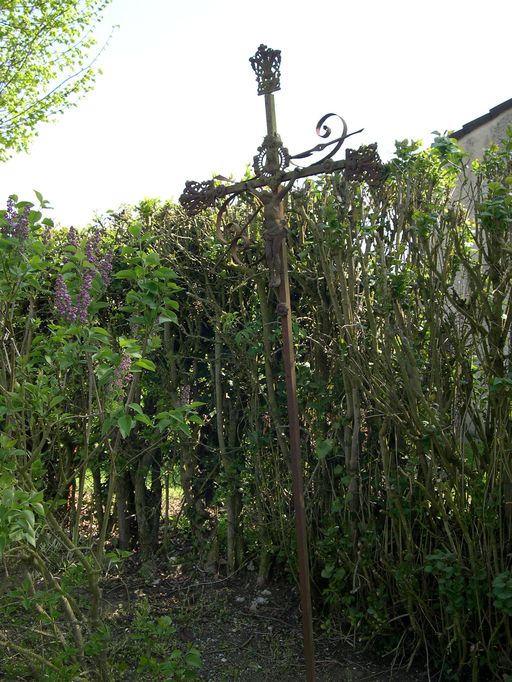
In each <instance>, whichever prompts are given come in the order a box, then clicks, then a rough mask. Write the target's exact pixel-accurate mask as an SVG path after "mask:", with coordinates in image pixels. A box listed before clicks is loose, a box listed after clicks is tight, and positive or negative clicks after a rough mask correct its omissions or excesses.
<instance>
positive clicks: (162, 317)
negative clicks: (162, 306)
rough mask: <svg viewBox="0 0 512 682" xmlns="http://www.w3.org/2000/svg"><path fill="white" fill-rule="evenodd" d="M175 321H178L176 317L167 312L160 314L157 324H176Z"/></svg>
mask: <svg viewBox="0 0 512 682" xmlns="http://www.w3.org/2000/svg"><path fill="white" fill-rule="evenodd" d="M177 321H178V318H177V317H176V315H175V313H172V312H169V311H166V312H165V313H162V315H160V316H159V317H158V322H160V324H162V323H163V322H177Z"/></svg>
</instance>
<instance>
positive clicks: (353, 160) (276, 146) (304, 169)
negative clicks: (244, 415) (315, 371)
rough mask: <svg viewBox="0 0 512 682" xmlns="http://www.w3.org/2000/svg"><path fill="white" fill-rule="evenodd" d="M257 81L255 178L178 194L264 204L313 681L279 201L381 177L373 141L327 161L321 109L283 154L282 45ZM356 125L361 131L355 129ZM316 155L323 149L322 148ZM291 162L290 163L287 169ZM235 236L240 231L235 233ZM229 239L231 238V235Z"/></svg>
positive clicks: (188, 200)
mask: <svg viewBox="0 0 512 682" xmlns="http://www.w3.org/2000/svg"><path fill="white" fill-rule="evenodd" d="M249 61H250V62H251V65H252V68H253V69H254V72H255V74H256V80H257V83H258V95H263V96H264V97H265V112H266V120H267V134H266V135H265V137H264V139H263V142H262V144H261V146H260V147H258V153H257V154H256V156H255V157H254V162H253V168H254V177H252V178H250V179H249V180H246V181H244V182H238V183H234V184H219V183H218V182H217V183H216V182H215V181H214V180H207V181H206V182H195V181H189V182H187V183H186V184H185V189H184V191H183V194H182V195H181V197H180V203H181V204H182V206H183V207H184V208H185V210H186V211H187V213H188V214H189V215H190V216H193V215H195V214H197V213H199V212H200V211H202V210H203V209H205V208H208V207H211V206H214V205H215V204H217V202H221V201H223V202H224V203H223V206H222V209H221V212H222V211H223V210H224V208H225V207H226V206H227V204H228V203H229V202H231V201H232V199H233V198H234V197H236V196H237V195H240V194H242V193H246V192H250V193H251V195H252V196H256V198H257V199H258V200H259V202H260V208H261V209H262V211H263V228H264V233H263V236H264V240H265V258H266V262H267V266H268V270H269V286H270V287H271V288H272V289H273V290H275V291H276V293H277V300H278V303H277V308H276V313H277V315H278V316H279V317H280V319H281V328H282V337H283V363H284V370H285V378H286V392H287V403H288V426H289V443H290V459H291V472H292V487H293V500H294V508H295V530H296V536H297V548H298V564H299V565H298V569H299V571H298V572H299V586H300V595H301V609H302V624H303V636H304V659H305V664H306V680H307V682H315V659H314V641H313V617H312V609H311V588H310V577H309V555H308V542H307V527H306V512H305V506H304V490H303V464H302V458H301V451H300V426H299V411H298V404H297V392H296V379H295V351H294V346H293V336H292V314H291V305H290V284H289V279H288V250H287V246H286V236H287V224H286V218H285V211H284V203H283V200H284V198H285V197H286V195H287V194H288V192H289V191H290V190H291V189H292V186H293V184H294V183H295V181H296V180H298V179H300V178H306V177H310V176H314V175H320V174H332V173H335V172H340V171H343V172H344V175H345V178H346V179H347V180H366V181H367V182H368V183H369V184H376V183H378V182H380V180H381V178H382V174H383V168H382V164H381V163H380V159H379V157H378V154H377V150H376V145H369V146H367V147H361V148H360V149H359V150H352V149H347V150H346V157H345V159H344V160H341V161H334V160H333V157H334V155H335V154H336V152H337V151H338V150H339V149H340V148H341V146H342V145H343V143H344V142H345V140H346V139H347V137H349V136H350V135H353V134H355V133H348V131H347V124H346V123H345V121H344V120H343V119H342V118H341V117H339V116H337V114H332V113H331V114H326V115H325V116H323V117H322V118H321V119H320V120H319V122H318V123H317V127H316V132H317V134H318V135H319V136H320V137H321V138H323V139H327V138H329V137H330V136H331V132H332V131H331V129H330V127H329V126H328V125H327V121H328V120H329V119H332V118H337V119H339V121H341V124H342V134H341V135H340V136H339V137H337V138H335V139H333V140H329V141H326V142H321V143H319V144H317V145H316V146H314V147H312V148H311V149H308V150H306V151H305V152H302V153H300V154H295V155H293V156H292V155H290V154H289V152H288V150H287V149H286V147H284V145H283V143H282V141H281V137H280V136H279V134H278V132H277V126H276V114H275V104H274V92H276V91H277V90H280V89H281V84H280V70H281V52H280V50H272V49H271V48H269V47H267V46H266V45H260V46H259V48H258V51H257V52H256V54H255V55H254V56H253V57H251V58H250V60H249ZM356 132H361V131H360V130H358V131H356ZM315 154H319V155H320V156H321V158H320V159H319V160H318V161H314V162H313V163H311V164H310V165H309V166H302V165H301V163H302V161H303V160H304V159H309V158H310V157H314V156H315ZM322 154H323V155H322ZM290 165H293V166H295V168H293V169H292V170H289V167H290ZM238 236H239V237H240V236H241V235H238ZM235 239H236V237H235Z"/></svg>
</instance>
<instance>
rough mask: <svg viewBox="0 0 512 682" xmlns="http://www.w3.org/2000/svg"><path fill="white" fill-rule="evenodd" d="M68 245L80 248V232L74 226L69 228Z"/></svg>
mask: <svg viewBox="0 0 512 682" xmlns="http://www.w3.org/2000/svg"><path fill="white" fill-rule="evenodd" d="M68 245H69V246H74V247H75V248H78V232H77V231H76V230H75V228H74V227H73V226H71V227H70V228H69V230H68Z"/></svg>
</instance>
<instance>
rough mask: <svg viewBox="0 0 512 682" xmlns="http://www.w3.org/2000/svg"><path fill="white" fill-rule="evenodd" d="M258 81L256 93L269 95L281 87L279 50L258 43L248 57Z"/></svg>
mask: <svg viewBox="0 0 512 682" xmlns="http://www.w3.org/2000/svg"><path fill="white" fill-rule="evenodd" d="M249 61H250V62H251V66H252V68H253V69H254V73H255V74H256V80H257V82H258V95H270V94H272V93H273V92H277V91H278V90H280V89H281V81H280V78H281V50H273V49H272V48H270V47H267V46H266V45H260V46H259V48H258V51H257V52H256V54H255V55H254V57H251V58H250V59H249Z"/></svg>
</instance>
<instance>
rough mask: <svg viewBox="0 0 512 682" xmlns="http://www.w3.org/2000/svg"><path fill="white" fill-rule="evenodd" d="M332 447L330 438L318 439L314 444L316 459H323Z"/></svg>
mask: <svg viewBox="0 0 512 682" xmlns="http://www.w3.org/2000/svg"><path fill="white" fill-rule="evenodd" d="M333 447H334V443H333V441H332V440H331V439H330V438H326V439H325V440H321V441H319V442H318V443H317V446H316V456H317V457H318V459H325V458H326V457H327V455H328V454H329V453H330V452H331V451H332V449H333Z"/></svg>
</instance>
